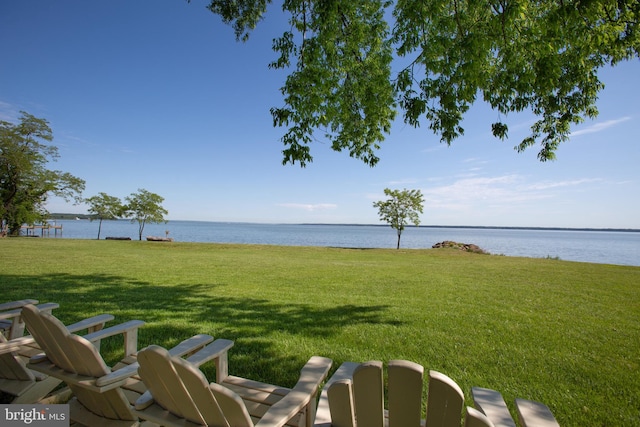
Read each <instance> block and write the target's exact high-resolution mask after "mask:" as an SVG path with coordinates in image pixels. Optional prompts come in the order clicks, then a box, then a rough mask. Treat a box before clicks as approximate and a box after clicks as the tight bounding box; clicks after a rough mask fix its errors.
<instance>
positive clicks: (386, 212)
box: [373, 188, 424, 249]
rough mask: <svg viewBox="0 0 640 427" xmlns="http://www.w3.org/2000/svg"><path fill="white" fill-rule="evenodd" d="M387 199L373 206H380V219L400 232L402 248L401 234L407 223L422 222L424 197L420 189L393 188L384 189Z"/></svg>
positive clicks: (417, 223)
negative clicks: (420, 214) (421, 214)
mask: <svg viewBox="0 0 640 427" xmlns="http://www.w3.org/2000/svg"><path fill="white" fill-rule="evenodd" d="M384 194H385V195H386V196H387V197H388V199H387V200H380V201H377V202H374V203H373V207H375V208H378V215H379V216H380V220H382V221H385V222H386V223H388V224H389V225H390V226H391V228H393V229H394V230H396V231H397V232H398V245H397V246H396V249H400V236H401V235H402V232H403V231H404V227H405V225H407V223H408V222H412V223H413V224H414V225H416V226H417V225H419V224H420V217H419V216H418V214H419V213H422V203H424V198H423V197H422V193H421V192H420V190H407V189H406V188H405V189H404V190H391V189H389V188H385V189H384Z"/></svg>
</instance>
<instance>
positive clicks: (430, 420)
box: [426, 371, 464, 427]
mask: <svg viewBox="0 0 640 427" xmlns="http://www.w3.org/2000/svg"><path fill="white" fill-rule="evenodd" d="M463 405H464V394H463V393H462V390H461V389H460V387H459V386H458V384H456V383H455V382H454V381H453V380H452V379H451V378H449V377H447V376H446V375H444V374H441V373H440V372H436V371H430V372H429V391H428V395H427V418H426V425H427V427H431V426H438V427H459V426H460V419H461V417H462V408H463Z"/></svg>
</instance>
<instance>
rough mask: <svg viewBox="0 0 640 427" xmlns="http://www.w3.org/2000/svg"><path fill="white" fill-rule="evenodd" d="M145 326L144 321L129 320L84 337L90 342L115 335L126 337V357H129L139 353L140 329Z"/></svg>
mask: <svg viewBox="0 0 640 427" xmlns="http://www.w3.org/2000/svg"><path fill="white" fill-rule="evenodd" d="M143 325H144V322H143V321H142V320H129V321H128V322H125V323H121V324H119V325H114V326H110V327H108V328H105V329H103V330H101V331H97V332H93V333H90V334H87V335H85V336H84V338H85V339H86V340H88V341H90V342H97V341H98V342H99V341H100V340H102V339H103V338H107V337H111V336H113V335H119V334H123V335H124V355H125V356H129V355H131V354H134V353H136V352H137V351H138V329H139V328H140V327H141V326H143Z"/></svg>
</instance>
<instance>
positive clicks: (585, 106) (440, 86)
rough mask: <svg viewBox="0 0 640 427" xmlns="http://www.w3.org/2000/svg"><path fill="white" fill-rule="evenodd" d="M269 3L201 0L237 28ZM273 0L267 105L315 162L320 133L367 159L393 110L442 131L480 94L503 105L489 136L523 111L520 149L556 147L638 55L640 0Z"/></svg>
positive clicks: (245, 33)
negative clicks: (604, 73) (603, 77)
mask: <svg viewBox="0 0 640 427" xmlns="http://www.w3.org/2000/svg"><path fill="white" fill-rule="evenodd" d="M270 3H271V0H211V1H210V4H209V6H208V7H209V10H211V11H212V12H213V13H215V14H218V15H220V16H221V18H222V20H223V21H224V22H226V23H228V24H230V25H232V26H233V28H234V30H235V34H236V37H237V38H238V39H239V40H247V39H248V37H249V33H250V32H251V30H252V29H254V28H255V27H256V25H257V24H258V23H259V21H260V20H261V18H262V17H263V15H264V14H265V13H266V12H267V6H268V5H269V4H270ZM282 9H283V11H284V12H285V13H286V14H287V15H288V16H289V24H290V25H289V28H287V29H286V30H285V31H284V32H283V34H282V36H281V37H279V38H277V39H275V40H274V41H273V49H274V51H275V52H276V53H277V54H278V57H277V58H276V59H275V60H274V61H273V62H272V63H271V64H270V65H269V66H270V67H271V68H282V69H288V70H290V73H289V75H288V77H287V79H286V82H285V83H284V86H283V87H282V89H281V91H282V94H283V96H284V106H280V107H274V108H272V109H271V114H272V116H273V122H274V126H282V127H285V128H286V129H287V131H286V133H285V134H284V136H283V137H282V142H283V143H284V145H285V149H284V151H283V154H284V159H283V164H286V163H292V164H294V163H296V162H299V163H300V165H301V166H305V165H306V164H307V163H308V162H311V161H312V159H313V158H312V156H311V153H310V147H309V144H310V143H311V142H313V141H314V140H315V139H317V138H320V137H321V136H320V134H322V135H323V136H324V137H325V138H326V139H328V140H329V141H331V144H332V147H333V149H334V150H337V151H342V150H347V151H348V152H349V154H350V155H351V156H352V157H355V158H358V159H361V160H362V161H364V162H365V163H366V164H368V165H370V166H374V165H375V164H376V163H377V162H378V160H379V159H378V157H377V156H376V150H377V149H378V148H379V144H380V142H382V141H383V140H384V138H385V134H388V133H389V132H390V129H391V122H392V121H393V119H394V117H395V115H396V111H400V112H401V113H402V114H403V116H404V121H405V122H406V123H408V124H410V125H412V126H416V127H417V126H419V125H420V123H421V122H426V123H427V124H428V126H429V128H430V129H431V130H432V131H433V132H435V133H436V134H437V135H439V137H440V139H441V141H442V142H445V143H447V144H450V143H451V142H452V141H453V140H454V139H456V138H457V137H459V136H460V135H462V134H463V133H464V129H463V128H462V126H461V122H462V119H463V117H464V114H465V112H467V110H468V109H469V107H470V106H471V105H472V104H473V103H474V102H476V101H477V100H478V99H479V98H481V99H482V100H484V101H485V102H487V103H488V104H489V105H490V106H491V107H492V108H493V109H494V110H496V111H497V112H498V113H499V114H500V118H499V119H498V120H497V121H496V122H495V123H493V124H490V126H491V129H492V132H493V134H494V135H495V136H496V137H499V138H503V139H504V138H506V137H507V134H508V127H507V125H506V123H505V122H504V120H503V116H506V115H507V114H509V113H513V112H521V111H531V112H533V113H534V114H535V115H536V117H537V118H538V120H537V121H536V122H535V123H534V124H533V125H532V126H531V133H530V135H529V136H527V137H526V138H524V139H523V140H522V141H521V142H519V143H518V144H517V145H516V149H517V150H518V151H522V150H524V149H526V148H527V147H530V146H532V145H537V144H540V151H539V153H538V158H539V159H540V160H541V161H546V160H550V159H554V158H555V150H556V148H557V147H558V145H559V144H560V143H561V142H563V141H566V140H567V139H568V137H569V134H570V126H571V125H572V124H576V123H580V122H582V121H583V120H584V119H585V118H593V117H595V116H596V115H597V113H598V111H597V108H596V99H597V95H598V92H599V91H600V90H601V89H602V88H603V84H602V83H601V81H600V80H599V79H598V70H599V69H600V68H601V67H603V66H605V65H607V64H610V65H615V64H616V63H617V62H619V61H622V60H625V59H631V58H635V57H640V35H639V31H638V22H639V20H640V2H638V0H537V1H534V0H430V1H417V0H397V1H384V0H331V1H327V0H283V1H282ZM392 66H393V67H392ZM392 69H393V70H394V71H393V72H392ZM487 125H488V126H489V124H487Z"/></svg>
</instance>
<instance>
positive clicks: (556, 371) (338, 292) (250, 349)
mask: <svg viewBox="0 0 640 427" xmlns="http://www.w3.org/2000/svg"><path fill="white" fill-rule="evenodd" d="M0 260H1V261H0V266H1V271H0V281H1V285H0V286H1V289H2V297H1V300H3V301H4V300H15V299H23V298H37V299H39V300H40V302H49V301H52V302H58V303H60V308H59V309H58V310H56V311H55V314H56V315H57V316H58V317H59V318H60V319H61V320H63V321H64V322H65V323H69V322H73V321H76V320H79V319H81V318H83V317H87V316H91V315H95V314H98V313H111V314H113V315H115V316H116V319H117V320H118V321H126V320H130V319H141V320H144V321H146V322H147V323H146V326H145V327H144V328H143V329H141V331H140V336H139V342H140V347H142V346H145V345H148V344H151V343H155V344H160V345H164V346H171V345H174V344H176V343H177V342H179V341H180V340H182V339H184V338H187V337H189V336H191V335H193V334H197V333H207V334H211V335H213V336H214V337H216V338H227V339H232V340H234V341H235V347H234V348H233V349H232V351H231V354H230V372H231V373H232V374H235V375H240V376H245V377H249V378H253V379H257V380H262V381H267V382H270V383H275V384H280V385H283V386H291V385H293V384H294V383H295V381H296V379H297V375H298V372H299V369H300V368H301V367H302V365H303V364H304V363H305V362H306V360H307V359H308V358H309V357H311V356H312V355H322V356H326V357H330V358H332V359H333V360H334V367H333V369H336V368H337V367H338V366H339V364H340V363H342V362H344V361H366V360H381V361H383V362H385V363H386V362H387V361H389V360H391V359H408V360H412V361H414V362H417V363H420V364H421V365H423V366H424V367H425V369H426V370H430V369H433V370H437V371H440V372H442V373H444V374H446V375H448V376H450V377H451V378H453V379H454V380H455V381H456V382H457V383H458V384H459V385H460V386H461V388H462V390H463V391H464V393H465V395H466V397H467V404H468V405H472V400H471V393H470V391H471V387H472V386H481V387H488V388H493V389H496V390H499V391H500V392H501V393H502V394H503V396H504V397H505V399H506V401H507V403H508V404H509V405H510V406H511V407H512V408H513V400H514V399H515V398H516V397H523V398H528V399H533V400H538V401H541V402H544V403H545V404H547V405H548V406H549V407H550V408H551V410H552V411H553V412H554V414H555V415H556V417H557V419H558V421H559V422H560V424H561V425H563V426H637V425H640V369H639V365H640V268H639V267H626V266H613V265H598V264H587V263H576V262H565V261H559V260H551V259H530V258H515V257H504V256H490V255H478V254H470V253H464V252H459V251H455V250H446V249H437V250H436V249H431V250H402V249H401V250H387V249H380V250H378V249H340V248H318V247H282V246H257V245H224V244H198V243H156V242H137V241H105V240H102V241H95V240H71V239H54V238H50V239H40V238H39V239H27V238H9V239H2V240H0ZM118 351H119V343H117V342H116V343H107V345H105V346H104V347H103V352H106V357H107V359H109V360H115V359H116V358H117V356H118ZM204 371H205V373H206V374H207V375H208V376H209V378H213V375H212V372H213V368H212V367H209V366H205V368H204ZM425 393H426V387H425Z"/></svg>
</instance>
